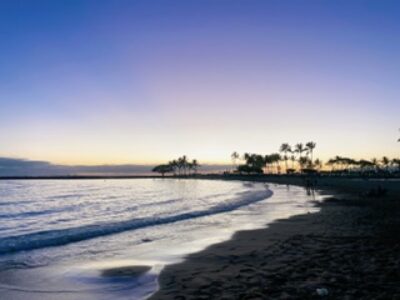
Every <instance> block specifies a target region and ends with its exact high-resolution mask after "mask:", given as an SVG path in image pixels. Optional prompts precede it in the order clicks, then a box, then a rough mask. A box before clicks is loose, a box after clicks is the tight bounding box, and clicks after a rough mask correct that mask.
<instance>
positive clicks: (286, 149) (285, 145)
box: [279, 143, 292, 173]
mask: <svg viewBox="0 0 400 300" xmlns="http://www.w3.org/2000/svg"><path fill="white" fill-rule="evenodd" d="M279 151H280V152H283V153H284V156H283V160H284V161H285V169H286V173H287V170H288V163H287V161H288V156H287V153H288V152H292V148H291V147H290V145H289V144H288V143H283V144H282V145H281V147H280V149H279Z"/></svg>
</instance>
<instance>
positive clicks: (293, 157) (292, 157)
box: [290, 155, 296, 169]
mask: <svg viewBox="0 0 400 300" xmlns="http://www.w3.org/2000/svg"><path fill="white" fill-rule="evenodd" d="M290 160H291V161H292V169H294V162H295V161H296V156H294V155H291V156H290Z"/></svg>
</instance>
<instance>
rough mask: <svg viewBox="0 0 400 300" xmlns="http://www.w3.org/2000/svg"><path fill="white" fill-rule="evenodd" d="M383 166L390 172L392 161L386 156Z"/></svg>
mask: <svg viewBox="0 0 400 300" xmlns="http://www.w3.org/2000/svg"><path fill="white" fill-rule="evenodd" d="M381 162H382V165H383V166H384V168H385V170H386V171H387V170H388V167H389V164H390V159H389V158H387V157H386V156H384V157H382V160H381Z"/></svg>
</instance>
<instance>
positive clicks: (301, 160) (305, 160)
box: [299, 156, 310, 171]
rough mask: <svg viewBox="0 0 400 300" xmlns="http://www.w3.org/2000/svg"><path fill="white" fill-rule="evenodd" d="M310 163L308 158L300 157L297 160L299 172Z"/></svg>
mask: <svg viewBox="0 0 400 300" xmlns="http://www.w3.org/2000/svg"><path fill="white" fill-rule="evenodd" d="M309 162H310V160H309V159H308V157H306V156H302V157H300V158H299V165H300V171H301V170H303V169H304V167H305V166H306V165H307V164H308V163H309Z"/></svg>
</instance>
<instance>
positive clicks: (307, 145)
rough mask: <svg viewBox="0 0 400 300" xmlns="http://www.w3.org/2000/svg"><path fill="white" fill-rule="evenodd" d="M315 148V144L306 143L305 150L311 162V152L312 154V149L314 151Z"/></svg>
mask: <svg viewBox="0 0 400 300" xmlns="http://www.w3.org/2000/svg"><path fill="white" fill-rule="evenodd" d="M316 146H317V144H316V143H314V142H308V143H307V144H306V149H307V152H309V153H310V159H311V161H313V152H314V149H315V147H316Z"/></svg>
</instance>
